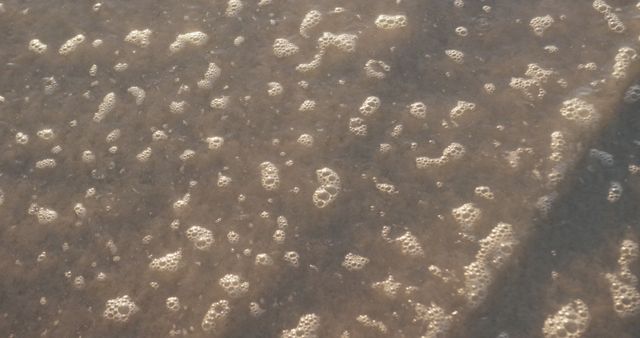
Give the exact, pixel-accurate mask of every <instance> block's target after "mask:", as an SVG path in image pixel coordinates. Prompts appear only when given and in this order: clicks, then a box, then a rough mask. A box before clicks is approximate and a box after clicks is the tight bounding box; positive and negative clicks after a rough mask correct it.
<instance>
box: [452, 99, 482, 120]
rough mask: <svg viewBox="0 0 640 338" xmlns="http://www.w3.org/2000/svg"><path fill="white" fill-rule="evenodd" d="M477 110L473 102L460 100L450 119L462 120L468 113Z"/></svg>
mask: <svg viewBox="0 0 640 338" xmlns="http://www.w3.org/2000/svg"><path fill="white" fill-rule="evenodd" d="M475 109H476V104H475V103H473V102H467V101H462V100H459V101H458V102H457V103H456V105H455V106H454V107H453V108H451V111H449V118H451V120H452V121H456V120H459V119H461V118H462V117H463V116H464V115H465V114H466V113H467V112H472V111H474V110H475Z"/></svg>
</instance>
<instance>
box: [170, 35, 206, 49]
mask: <svg viewBox="0 0 640 338" xmlns="http://www.w3.org/2000/svg"><path fill="white" fill-rule="evenodd" d="M208 40H209V36H208V35H207V34H205V33H203V32H200V31H195V32H189V33H184V34H178V36H177V37H176V39H175V41H173V42H172V43H171V44H170V45H169V51H170V52H171V53H177V52H179V51H181V50H183V49H184V48H185V47H187V46H194V47H199V46H204V44H206V43H207V41H208Z"/></svg>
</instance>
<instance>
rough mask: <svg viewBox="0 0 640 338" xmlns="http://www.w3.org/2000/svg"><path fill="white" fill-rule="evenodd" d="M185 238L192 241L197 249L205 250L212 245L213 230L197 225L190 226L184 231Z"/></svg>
mask: <svg viewBox="0 0 640 338" xmlns="http://www.w3.org/2000/svg"><path fill="white" fill-rule="evenodd" d="M186 235H187V239H188V240H189V241H190V242H191V243H193V245H194V246H195V247H196V249H198V250H207V249H209V248H210V247H211V245H213V243H214V238H213V232H211V230H209V229H207V228H203V227H201V226H199V225H194V226H191V227H190V228H189V229H187V231H186Z"/></svg>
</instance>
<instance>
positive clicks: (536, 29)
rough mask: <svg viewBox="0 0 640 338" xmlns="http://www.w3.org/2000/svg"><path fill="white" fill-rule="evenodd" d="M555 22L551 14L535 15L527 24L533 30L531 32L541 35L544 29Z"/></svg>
mask: <svg viewBox="0 0 640 338" xmlns="http://www.w3.org/2000/svg"><path fill="white" fill-rule="evenodd" d="M554 22H555V20H553V18H552V17H551V15H549V14H547V15H545V16H536V17H535V18H533V19H531V21H529V26H530V27H531V29H532V30H533V33H534V34H535V35H537V36H540V37H541V36H543V35H544V31H545V30H547V29H548V28H549V27H551V25H552V24H553V23H554Z"/></svg>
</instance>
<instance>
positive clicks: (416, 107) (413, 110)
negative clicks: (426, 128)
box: [409, 102, 427, 120]
mask: <svg viewBox="0 0 640 338" xmlns="http://www.w3.org/2000/svg"><path fill="white" fill-rule="evenodd" d="M409 114H411V116H413V117H415V118H417V119H421V120H423V119H426V118H427V105H426V104H424V102H414V103H412V104H410V105H409Z"/></svg>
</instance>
